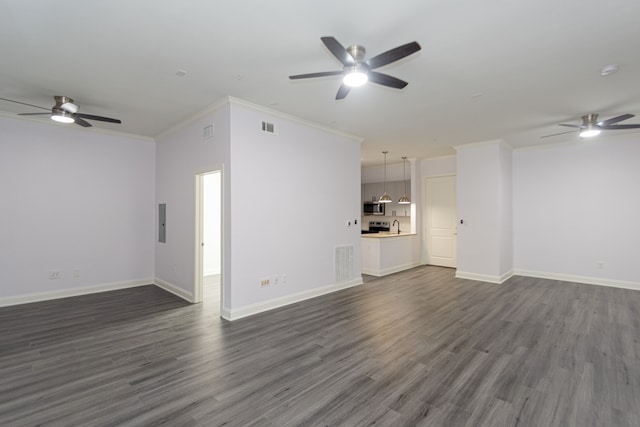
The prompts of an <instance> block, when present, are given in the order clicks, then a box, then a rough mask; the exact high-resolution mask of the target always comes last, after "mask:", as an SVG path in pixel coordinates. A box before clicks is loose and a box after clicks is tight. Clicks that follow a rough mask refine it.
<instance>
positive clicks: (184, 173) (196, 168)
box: [155, 105, 231, 306]
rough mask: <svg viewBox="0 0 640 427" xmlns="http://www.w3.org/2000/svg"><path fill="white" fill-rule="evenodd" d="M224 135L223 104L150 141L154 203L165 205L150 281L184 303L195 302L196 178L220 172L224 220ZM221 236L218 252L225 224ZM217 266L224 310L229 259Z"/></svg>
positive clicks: (227, 242)
mask: <svg viewBox="0 0 640 427" xmlns="http://www.w3.org/2000/svg"><path fill="white" fill-rule="evenodd" d="M211 124H213V125H214V135H213V137H211V138H209V139H204V138H203V129H204V128H205V127H206V126H209V125H211ZM230 135H231V133H230V118H229V106H228V105H225V106H221V107H220V108H219V109H217V110H215V111H211V112H205V113H203V114H202V115H201V116H200V117H198V118H197V119H194V120H193V121H191V122H189V123H186V124H184V125H183V126H181V127H179V128H177V129H174V130H173V131H171V132H169V133H167V134H164V135H160V136H158V137H157V138H156V140H157V154H156V203H166V204H167V222H166V224H167V231H166V238H167V242H166V243H158V242H157V236H156V239H155V240H156V243H155V248H156V258H155V275H156V281H157V282H158V283H159V284H160V285H162V286H163V287H165V288H168V289H170V290H172V291H173V292H175V293H177V294H178V295H180V296H182V297H183V298H186V299H188V300H193V299H194V298H195V257H196V227H195V217H196V213H195V203H196V175H197V174H202V173H205V172H210V171H216V170H221V171H222V176H221V179H222V206H223V208H222V209H223V212H222V216H223V221H224V218H227V220H228V218H229V205H230V203H229V200H230V198H229V194H230V193H229V173H230V170H229V168H228V167H227V166H228V164H229V141H230V137H231V136H230ZM155 215H156V221H157V213H156V214H155ZM225 227H226V228H225ZM222 236H223V240H222V250H223V252H224V251H225V250H228V248H229V247H230V240H229V239H230V235H229V228H228V225H223V229H222ZM222 262H223V267H222V270H223V277H222V280H223V283H222V286H223V292H222V296H223V306H225V305H228V304H229V294H228V292H225V291H224V289H225V288H226V289H228V288H229V287H230V283H231V273H230V270H229V265H230V264H229V263H230V259H229V257H223V259H222Z"/></svg>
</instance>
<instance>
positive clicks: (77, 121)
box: [74, 114, 91, 128]
mask: <svg viewBox="0 0 640 427" xmlns="http://www.w3.org/2000/svg"><path fill="white" fill-rule="evenodd" d="M74 123H75V124H77V125H80V126H82V127H83V128H90V127H91V123H89V122H88V121H86V120H83V119H81V118H80V117H78V115H77V114H76V116H75V122H74Z"/></svg>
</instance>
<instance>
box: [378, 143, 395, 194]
mask: <svg viewBox="0 0 640 427" xmlns="http://www.w3.org/2000/svg"><path fill="white" fill-rule="evenodd" d="M387 153H388V151H383V152H382V154H384V194H383V195H382V196H380V199H378V203H391V202H392V200H391V197H390V196H389V195H388V194H387Z"/></svg>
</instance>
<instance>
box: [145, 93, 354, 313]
mask: <svg viewBox="0 0 640 427" xmlns="http://www.w3.org/2000/svg"><path fill="white" fill-rule="evenodd" d="M262 120H267V121H269V122H273V123H275V124H276V132H277V133H276V134H268V133H264V132H262V131H261V121H262ZM210 123H214V124H215V134H214V137H213V138H212V139H209V140H206V141H203V138H202V130H203V128H204V127H205V126H207V125H208V124H210ZM156 168H157V174H156V176H157V178H156V179H157V203H167V243H166V244H163V243H156V276H157V281H158V283H159V284H161V285H162V286H164V287H166V288H168V289H171V290H173V291H174V292H176V293H178V294H179V295H181V296H183V297H185V298H187V299H193V297H194V292H195V287H194V286H195V256H196V254H195V176H196V174H199V173H203V172H207V171H211V170H222V239H223V240H222V261H223V265H222V287H223V291H222V296H223V302H222V315H223V316H225V317H227V318H230V319H235V318H239V317H242V316H245V315H248V314H252V313H255V312H259V311H261V310H265V309H269V308H273V307H276V306H278V305H282V304H285V303H288V302H294V301H296V300H299V299H303V298H306V297H309V296H313V295H316V294H320V293H323V292H329V291H331V290H335V289H336V288H337V287H339V286H341V284H337V283H335V282H336V280H335V274H334V248H335V246H338V245H352V246H354V250H355V254H354V262H355V265H354V270H355V271H356V272H358V276H357V277H356V278H355V279H354V280H353V281H352V282H351V283H349V285H353V284H357V283H360V282H361V278H360V276H359V271H360V245H359V238H360V227H359V226H352V227H349V228H347V227H346V222H347V220H351V221H353V220H354V219H357V218H358V217H359V215H360V141H359V140H356V139H354V138H351V137H347V136H343V135H338V134H336V133H332V132H328V131H326V130H323V129H321V128H320V127H317V126H315V125H311V124H305V123H303V122H300V121H297V120H295V119H293V118H289V117H288V116H284V115H280V114H278V113H276V112H273V111H270V110H267V109H264V108H262V107H259V106H254V105H251V104H248V103H245V102H243V101H240V100H235V99H230V101H229V103H228V104H225V105H224V106H222V107H220V108H219V109H217V110H215V111H214V112H212V113H207V114H204V115H203V116H202V117H200V118H199V119H197V120H195V121H192V122H190V123H188V124H185V125H184V126H182V127H179V128H178V129H175V130H174V131H172V132H170V133H168V134H166V135H162V136H160V137H158V138H157V166H156ZM324 199H326V200H324ZM322 203H325V205H326V207H325V209H317V206H319V205H320V206H322ZM310 224H322V226H321V227H310V226H309V225H310ZM276 275H277V276H278V277H279V278H282V276H283V275H285V276H286V283H282V281H281V283H279V284H277V285H276V284H274V283H273V282H274V276H276ZM262 279H269V280H270V282H271V284H270V285H269V286H266V287H261V286H260V281H261V280H262ZM281 280H282V279H281Z"/></svg>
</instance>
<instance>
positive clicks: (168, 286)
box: [153, 277, 195, 303]
mask: <svg viewBox="0 0 640 427" xmlns="http://www.w3.org/2000/svg"><path fill="white" fill-rule="evenodd" d="M153 284H154V285H156V286H157V287H159V288H161V289H164V290H165V291H167V292H170V293H172V294H174V295H175V296H178V297H180V298H182V299H183V300H185V301H188V302H190V303H194V302H195V301H194V298H193V294H192V293H191V292H188V291H185V290H184V289H182V288H181V287H179V286H176V285H174V284H173V283H171V282H167V281H166V280H163V279H161V278H159V277H156V278H154V279H153Z"/></svg>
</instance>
